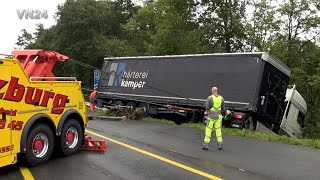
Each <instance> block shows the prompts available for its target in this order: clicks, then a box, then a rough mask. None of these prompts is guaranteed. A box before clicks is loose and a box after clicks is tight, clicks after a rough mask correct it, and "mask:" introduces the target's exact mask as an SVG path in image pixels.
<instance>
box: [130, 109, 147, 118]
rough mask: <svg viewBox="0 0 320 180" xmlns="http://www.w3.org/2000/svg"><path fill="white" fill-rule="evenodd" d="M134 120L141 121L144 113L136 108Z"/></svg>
mask: <svg viewBox="0 0 320 180" xmlns="http://www.w3.org/2000/svg"><path fill="white" fill-rule="evenodd" d="M133 117H134V119H142V118H144V117H145V112H144V110H143V109H142V108H136V110H135V111H134V112H133Z"/></svg>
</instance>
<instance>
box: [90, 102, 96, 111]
mask: <svg viewBox="0 0 320 180" xmlns="http://www.w3.org/2000/svg"><path fill="white" fill-rule="evenodd" d="M94 109H95V107H94V104H93V103H90V110H91V111H92V112H94Z"/></svg>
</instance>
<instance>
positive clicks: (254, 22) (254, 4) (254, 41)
mask: <svg viewBox="0 0 320 180" xmlns="http://www.w3.org/2000/svg"><path fill="white" fill-rule="evenodd" d="M272 2H273V1H272V0H250V1H249V4H248V5H247V9H249V8H252V9H253V12H252V13H249V14H247V19H248V20H249V21H248V22H247V24H246V32H247V38H246V44H247V47H246V48H247V49H248V50H249V51H266V50H267V49H266V44H267V42H268V40H269V39H270V38H272V37H273V36H274V35H275V32H277V31H278V30H279V27H278V24H279V23H278V22H277V20H276V19H275V14H276V10H275V6H273V5H272Z"/></svg>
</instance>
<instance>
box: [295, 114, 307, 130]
mask: <svg viewBox="0 0 320 180" xmlns="http://www.w3.org/2000/svg"><path fill="white" fill-rule="evenodd" d="M304 118H305V115H304V114H303V113H302V112H301V111H299V114H298V118H297V121H298V123H299V124H300V126H301V128H304Z"/></svg>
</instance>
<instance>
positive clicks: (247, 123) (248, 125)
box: [244, 117, 254, 131]
mask: <svg viewBox="0 0 320 180" xmlns="http://www.w3.org/2000/svg"><path fill="white" fill-rule="evenodd" d="M244 128H245V129H248V130H250V131H253V130H254V120H253V119H252V117H249V118H248V119H247V120H246V121H245V123H244Z"/></svg>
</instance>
